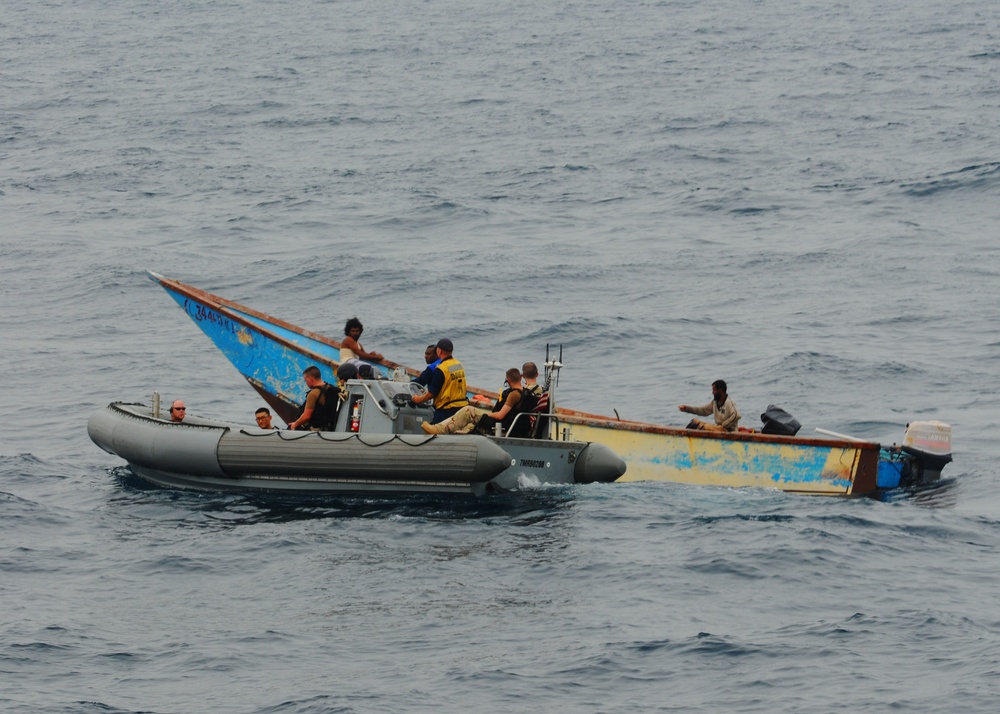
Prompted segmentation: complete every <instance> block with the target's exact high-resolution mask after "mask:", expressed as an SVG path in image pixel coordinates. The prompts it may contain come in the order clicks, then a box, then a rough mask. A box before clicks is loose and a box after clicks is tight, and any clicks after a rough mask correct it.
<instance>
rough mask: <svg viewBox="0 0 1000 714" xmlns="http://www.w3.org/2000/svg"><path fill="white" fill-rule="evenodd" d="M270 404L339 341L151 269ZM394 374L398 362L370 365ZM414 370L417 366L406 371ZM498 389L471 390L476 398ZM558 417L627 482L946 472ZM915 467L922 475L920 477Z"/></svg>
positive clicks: (726, 482) (288, 411)
mask: <svg viewBox="0 0 1000 714" xmlns="http://www.w3.org/2000/svg"><path fill="white" fill-rule="evenodd" d="M149 275H150V278H151V279H152V280H154V281H155V282H157V283H158V284H159V285H160V286H162V287H163V289H164V290H166V291H167V293H168V294H169V295H170V296H171V297H172V298H173V299H174V300H175V301H176V302H177V304H178V305H180V307H181V309H183V310H184V311H185V312H186V313H187V314H188V316H189V317H191V319H192V320H194V322H195V324H197V325H198V326H199V327H200V328H201V330H202V331H203V332H204V333H205V334H206V335H207V336H208V338H209V339H211V340H212V342H213V343H214V344H215V345H216V347H218V348H219V349H220V350H222V352H223V354H225V355H226V357H227V358H228V359H229V361H230V362H232V363H233V365H234V366H235V367H236V368H237V369H238V370H239V372H240V374H242V375H243V376H244V377H245V378H246V379H247V381H248V382H250V384H251V385H252V386H253V387H254V389H256V390H257V391H258V392H259V393H260V394H261V396H262V397H263V398H264V399H265V400H266V401H267V402H268V403H269V404H270V405H271V407H272V408H273V409H274V410H275V412H276V413H277V415H278V416H280V417H281V418H282V419H283V420H285V421H286V422H289V421H292V420H293V419H294V418H295V417H296V416H297V415H298V411H299V406H298V405H299V404H300V403H301V401H302V399H303V398H304V396H305V395H304V387H303V385H302V372H303V370H305V369H306V368H307V367H308V366H310V365H316V366H318V367H319V368H320V370H321V372H322V373H323V378H324V381H327V382H331V383H333V382H335V381H336V378H335V373H336V368H337V366H338V363H339V362H338V360H339V356H340V343H339V342H337V341H335V340H331V339H328V338H326V337H323V336H322V335H318V334H316V333H312V332H308V331H306V330H302V329H301V328H299V327H296V326H295V325H292V324H291V323H287V322H284V321H282V320H278V319H275V318H273V317H270V316H268V315H266V314H264V313H261V312H257V311H255V310H253V309H251V308H248V307H246V306H243V305H240V304H238V303H234V302H232V301H229V300H226V299H225V298H222V297H219V296H217V295H213V294H211V293H208V292H205V291H203V290H199V289H197V288H193V287H191V286H189V285H185V284H184V283H180V282H178V281H175V280H170V279H167V278H164V277H162V276H160V275H157V274H156V273H152V272H151V273H149ZM373 366H374V367H375V368H376V369H378V370H379V371H380V372H381V373H382V374H383V375H389V374H390V373H391V372H392V371H393V370H394V369H396V368H397V367H401V366H402V365H398V364H396V363H394V362H389V361H383V362H381V363H378V364H374V365H373ZM404 369H406V371H407V373H408V374H409V375H411V376H416V375H417V372H416V371H415V370H412V369H409V368H405V367H404ZM475 394H481V395H484V396H487V397H490V398H495V397H496V393H494V392H490V391H487V390H481V389H476V388H470V397H471V396H473V395H475ZM555 420H556V421H557V423H558V425H559V428H561V429H564V430H568V431H569V437H570V438H573V439H578V440H582V441H590V442H595V443H602V444H605V445H606V446H608V447H610V448H611V449H612V450H613V451H615V452H616V453H618V454H620V455H621V456H622V457H623V458H624V459H625V461H626V463H627V464H628V471H627V474H626V476H625V477H624V478H623V479H622V480H626V481H632V480H635V481H638V480H659V481H671V482H680V483H692V484H704V485H720V486H733V487H742V486H763V487H776V488H780V489H782V490H786V491H793V492H800V493H815V494H824V495H841V496H855V495H864V494H870V493H873V492H876V491H877V490H880V489H885V488H896V487H898V486H900V485H901V484H902V485H905V483H904V482H905V481H906V480H907V479H908V480H909V481H910V482H915V481H921V480H927V481H933V480H936V479H937V478H938V477H939V476H940V469H938V470H937V472H933V471H932V470H928V471H926V473H925V471H924V469H922V468H918V467H919V465H918V464H914V462H913V460H912V459H909V460H908V459H907V457H906V456H900V455H899V454H898V452H897V453H895V454H890V453H889V452H886V451H883V452H882V458H881V459H880V457H879V453H880V452H879V449H880V447H879V445H878V444H876V443H873V442H857V441H852V440H844V439H802V438H793V437H781V436H770V435H763V434H743V433H737V434H708V433H705V432H696V431H689V430H687V429H676V428H671V427H664V426H661V425H655V424H646V423H641V422H632V421H625V420H619V419H616V418H612V417H605V416H599V415H594V414H587V413H584V412H579V411H575V410H572V409H565V408H558V409H557V410H556V416H555ZM913 474H917V476H916V477H914V476H913Z"/></svg>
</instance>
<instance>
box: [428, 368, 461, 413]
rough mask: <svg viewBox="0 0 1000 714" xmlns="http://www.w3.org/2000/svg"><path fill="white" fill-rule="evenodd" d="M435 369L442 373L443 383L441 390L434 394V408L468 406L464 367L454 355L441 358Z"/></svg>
mask: <svg viewBox="0 0 1000 714" xmlns="http://www.w3.org/2000/svg"><path fill="white" fill-rule="evenodd" d="M436 369H439V370H441V372H442V373H443V374H444V384H443V385H441V391H440V392H438V393H437V394H436V395H434V408H435V409H457V408H459V407H464V406H468V404H469V400H468V399H467V398H466V393H467V392H468V391H469V390H468V389H467V388H466V386H465V367H463V366H462V363H461V362H459V361H458V360H457V359H455V358H454V357H448V358H446V359H443V360H441V364H439V365H438V366H437V368H436Z"/></svg>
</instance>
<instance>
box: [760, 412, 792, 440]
mask: <svg viewBox="0 0 1000 714" xmlns="http://www.w3.org/2000/svg"><path fill="white" fill-rule="evenodd" d="M760 420H761V421H762V422H764V426H763V427H762V428H761V430H760V433H761V434H778V435H779V436H795V435H796V434H797V433H798V432H799V429H801V428H802V425H801V424H799V420H798V419H796V418H795V417H793V416H792V415H791V414H789V413H788V412H786V411H785V410H784V409H782V408H781V407H777V406H775V405H773V404H768V405H767V409H766V410H765V411H764V413H763V414H761V415H760Z"/></svg>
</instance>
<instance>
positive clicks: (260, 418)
mask: <svg viewBox="0 0 1000 714" xmlns="http://www.w3.org/2000/svg"><path fill="white" fill-rule="evenodd" d="M253 418H254V419H256V420H257V426H259V427H260V428H261V429H277V428H278V427H276V426H272V425H271V410H270V409H268V408H267V407H261V408H260V409H258V410H257V411H255V412H254V415H253Z"/></svg>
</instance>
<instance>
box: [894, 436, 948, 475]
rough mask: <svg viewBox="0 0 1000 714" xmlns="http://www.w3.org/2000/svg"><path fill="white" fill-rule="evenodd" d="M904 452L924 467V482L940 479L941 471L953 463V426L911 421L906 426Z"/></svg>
mask: <svg viewBox="0 0 1000 714" xmlns="http://www.w3.org/2000/svg"><path fill="white" fill-rule="evenodd" d="M902 450H903V451H904V452H906V453H907V454H909V455H910V456H913V457H914V458H915V459H916V460H917V461H918V462H919V463H920V465H921V466H922V467H923V469H924V472H925V479H924V480H928V479H927V476H931V478H932V479H934V478H938V477H940V475H941V469H943V468H944V467H945V464H948V463H950V462H951V424H945V423H944V422H943V421H911V422H910V423H909V424H907V425H906V434H904V436H903V445H902ZM935 472H936V475H934V474H935Z"/></svg>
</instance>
